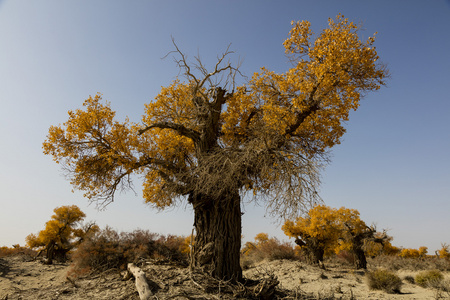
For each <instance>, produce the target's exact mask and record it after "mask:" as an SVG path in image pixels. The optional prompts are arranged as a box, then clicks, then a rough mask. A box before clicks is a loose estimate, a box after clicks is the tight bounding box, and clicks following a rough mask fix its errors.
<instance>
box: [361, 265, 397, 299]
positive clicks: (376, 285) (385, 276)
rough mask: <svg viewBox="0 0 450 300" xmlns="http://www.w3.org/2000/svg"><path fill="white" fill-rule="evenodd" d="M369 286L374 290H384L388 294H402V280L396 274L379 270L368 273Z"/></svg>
mask: <svg viewBox="0 0 450 300" xmlns="http://www.w3.org/2000/svg"><path fill="white" fill-rule="evenodd" d="M366 276H367V284H368V285H369V288H370V289H372V290H383V291H385V292H387V293H390V294H393V293H400V287H401V285H402V280H401V279H400V277H398V276H397V275H395V274H394V273H392V272H390V271H388V270H384V269H378V270H375V271H373V272H369V273H367V275H366Z"/></svg>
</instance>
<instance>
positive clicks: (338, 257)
mask: <svg viewBox="0 0 450 300" xmlns="http://www.w3.org/2000/svg"><path fill="white" fill-rule="evenodd" d="M325 261H326V263H327V265H336V266H345V267H352V266H354V265H355V256H354V255H353V253H351V252H350V251H347V250H341V251H339V253H338V254H334V255H327V256H325Z"/></svg>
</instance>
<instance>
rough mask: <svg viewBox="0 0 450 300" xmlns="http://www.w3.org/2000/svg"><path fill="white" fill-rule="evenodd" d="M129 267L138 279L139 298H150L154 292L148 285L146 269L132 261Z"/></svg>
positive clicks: (142, 299)
mask: <svg viewBox="0 0 450 300" xmlns="http://www.w3.org/2000/svg"><path fill="white" fill-rule="evenodd" d="M127 269H128V271H129V272H130V273H131V274H133V276H134V278H135V279H136V289H137V291H138V293H139V298H140V299H141V300H149V299H150V297H151V296H152V292H151V290H150V287H149V286H148V283H147V279H146V278H145V273H144V271H142V270H141V268H139V267H137V266H136V265H135V264H132V263H129V264H128V266H127Z"/></svg>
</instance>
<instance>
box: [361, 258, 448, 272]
mask: <svg viewBox="0 0 450 300" xmlns="http://www.w3.org/2000/svg"><path fill="white" fill-rule="evenodd" d="M368 262H369V265H370V266H371V267H372V268H384V269H388V270H393V271H397V270H412V271H420V270H433V269H436V270H440V271H450V261H449V260H446V259H442V258H437V257H426V258H402V257H398V256H394V255H379V256H377V257H375V258H371V259H369V260H368Z"/></svg>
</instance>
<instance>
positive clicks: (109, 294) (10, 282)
mask: <svg viewBox="0 0 450 300" xmlns="http://www.w3.org/2000/svg"><path fill="white" fill-rule="evenodd" d="M69 268H70V266H69V264H54V265H44V264H42V263H41V262H39V261H33V260H31V259H30V258H28V257H26V256H13V257H4V258H0V299H1V300H5V299H8V300H10V299H23V300H26V299H139V296H138V293H137V292H136V288H135V285H134V281H133V280H126V281H125V280H123V279H122V276H121V275H120V274H119V272H118V271H110V272H107V273H103V274H99V275H95V276H89V277H87V278H78V279H76V280H68V279H67V272H68V270H69ZM142 268H143V270H144V271H145V272H146V276H147V279H148V281H149V284H150V287H151V289H152V292H153V294H154V299H229V297H223V296H222V295H221V294H220V293H218V292H217V291H216V292H214V293H208V291H205V290H202V289H200V288H199V287H198V286H197V285H196V284H195V283H194V282H192V280H190V277H189V272H188V270H187V269H186V268H182V267H180V266H175V265H170V264H146V265H144V266H143V267H142ZM270 274H273V275H275V276H277V278H278V280H279V281H280V285H279V287H280V288H282V289H286V290H291V291H297V292H298V294H299V295H300V294H301V293H302V292H303V294H304V293H305V292H306V293H309V294H310V295H314V296H315V297H318V298H319V297H320V298H326V297H330V296H332V295H334V297H335V299H438V295H437V292H436V291H435V290H433V289H425V288H421V287H418V286H417V285H413V284H410V283H407V282H404V285H403V287H402V289H401V292H402V293H401V294H386V293H384V292H379V291H372V290H369V288H368V287H367V284H366V283H365V273H364V272H363V271H354V270H351V269H343V268H342V267H340V268H333V267H328V269H327V270H325V271H324V270H321V269H319V268H315V267H311V266H308V265H305V264H303V263H300V262H296V261H272V262H265V263H260V264H258V265H257V266H255V267H252V268H250V269H248V270H245V271H244V276H245V277H248V278H254V279H257V278H260V277H263V276H267V275H270ZM415 274H416V272H412V271H411V272H407V271H401V272H399V273H398V275H399V276H400V277H401V278H404V277H405V276H407V275H410V276H414V275H415ZM446 276H447V278H448V274H447V275H446ZM440 296H441V297H447V298H439V299H448V297H449V294H448V293H447V294H442V293H441V295H440ZM289 299H292V298H289ZM299 299H301V298H300V297H299Z"/></svg>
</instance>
